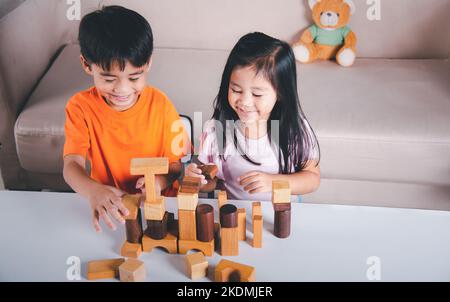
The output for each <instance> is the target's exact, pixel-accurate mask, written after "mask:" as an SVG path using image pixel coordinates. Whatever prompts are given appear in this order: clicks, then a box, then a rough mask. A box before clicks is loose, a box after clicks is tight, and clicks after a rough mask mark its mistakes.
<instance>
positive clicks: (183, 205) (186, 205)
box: [177, 191, 198, 211]
mask: <svg viewBox="0 0 450 302" xmlns="http://www.w3.org/2000/svg"><path fill="white" fill-rule="evenodd" d="M177 201H178V209H179V210H189V211H195V209H196V208H197V205H198V193H186V192H181V191H178V194H177Z"/></svg>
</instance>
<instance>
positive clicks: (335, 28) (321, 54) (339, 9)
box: [292, 0, 356, 67]
mask: <svg viewBox="0 0 450 302" xmlns="http://www.w3.org/2000/svg"><path fill="white" fill-rule="evenodd" d="M308 4H309V7H310V8H311V10H312V15H313V20H314V23H315V24H313V25H312V26H310V27H309V28H308V29H306V30H305V31H304V32H303V34H302V35H301V37H300V41H299V42H297V43H295V44H294V45H293V47H292V48H293V51H294V55H295V58H296V59H297V60H298V61H300V62H302V63H309V62H312V61H315V60H317V59H322V60H328V59H333V58H336V61H337V63H338V64H339V65H341V66H344V67H348V66H351V65H353V63H354V61H355V57H356V35H355V33H354V32H353V31H351V30H350V28H349V27H348V26H347V23H348V21H349V20H350V15H352V14H353V13H354V12H355V4H354V3H353V1H352V0H308Z"/></svg>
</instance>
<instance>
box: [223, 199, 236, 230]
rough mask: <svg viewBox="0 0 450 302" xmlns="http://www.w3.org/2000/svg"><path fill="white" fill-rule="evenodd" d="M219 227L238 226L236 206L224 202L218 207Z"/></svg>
mask: <svg viewBox="0 0 450 302" xmlns="http://www.w3.org/2000/svg"><path fill="white" fill-rule="evenodd" d="M219 213H220V227H221V228H236V227H237V226H238V217H237V216H238V215H237V208H236V206H234V205H232V204H225V205H223V206H222V207H221V208H220V211H219Z"/></svg>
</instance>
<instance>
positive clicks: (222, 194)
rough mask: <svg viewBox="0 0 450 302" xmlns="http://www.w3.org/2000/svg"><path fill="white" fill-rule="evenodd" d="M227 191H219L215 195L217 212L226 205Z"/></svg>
mask: <svg viewBox="0 0 450 302" xmlns="http://www.w3.org/2000/svg"><path fill="white" fill-rule="evenodd" d="M227 200H228V199H227V191H219V193H217V202H218V206H219V210H220V208H221V207H222V206H223V205H224V204H226V203H227Z"/></svg>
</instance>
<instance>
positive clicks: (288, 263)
mask: <svg viewBox="0 0 450 302" xmlns="http://www.w3.org/2000/svg"><path fill="white" fill-rule="evenodd" d="M201 202H207V203H211V204H215V203H214V201H212V200H201ZM230 202H232V203H234V204H235V205H236V206H238V207H245V208H246V209H247V242H240V243H239V256H235V257H222V256H220V255H219V254H217V253H215V254H214V256H213V257H208V258H207V259H208V261H209V264H210V268H212V269H213V268H214V266H215V265H216V264H217V263H218V262H219V261H220V259H222V258H225V259H230V260H232V261H236V262H240V263H244V264H248V265H252V266H254V267H255V268H256V279H257V281H369V279H368V278H367V271H368V269H369V268H371V269H370V270H371V271H373V270H372V269H373V268H377V267H378V268H379V270H378V272H380V276H381V281H450V212H441V211H428V210H411V209H392V208H375V207H356V206H337V205H315V204H293V207H292V229H291V236H290V237H289V238H288V239H278V238H276V237H275V236H273V234H272V230H273V209H272V206H271V204H270V203H262V204H263V207H262V210H263V216H264V230H263V248H261V249H255V248H252V247H251V245H250V242H251V241H250V240H251V237H252V233H251V225H250V224H249V218H250V215H251V202H248V201H239V202H236V201H230ZM166 205H167V208H168V210H170V211H171V212H176V211H175V209H176V200H175V199H173V198H168V199H167V201H166ZM0 207H1V208H0V227H1V228H0V245H1V248H0V281H67V277H66V271H67V269H68V267H69V265H68V264H66V261H67V259H68V257H70V256H77V257H79V259H80V260H81V276H82V280H86V279H85V277H86V263H87V262H88V261H91V260H97V259H106V258H118V257H120V255H119V251H120V247H121V245H122V243H123V241H124V240H125V228H124V226H120V228H118V230H117V231H116V232H113V231H110V230H107V227H106V226H105V225H104V224H102V226H103V229H104V232H103V233H101V234H97V233H96V232H95V231H94V228H93V227H92V224H91V216H90V209H89V207H88V203H87V201H85V200H83V199H82V198H81V197H80V196H78V195H76V194H70V193H45V192H14V191H0ZM175 215H176V214H175ZM217 217H218V216H217V208H216V212H215V219H216V220H217ZM371 256H376V257H378V258H377V261H378V260H379V262H373V263H372V264H367V260H368V258H369V257H371ZM184 257H185V256H184V255H171V254H167V253H166V252H165V251H163V250H160V249H157V250H154V251H153V252H151V253H143V254H142V256H141V257H140V259H141V260H142V261H144V262H145V264H146V268H147V275H148V281H190V279H189V278H188V277H187V276H186V274H185V266H184V265H185V264H184ZM374 263H375V266H374V265H373V264H374ZM378 264H379V266H377V265H378ZM212 269H210V272H211V273H210V274H209V276H208V278H204V279H200V281H209V280H211V278H212V276H213V275H212Z"/></svg>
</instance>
